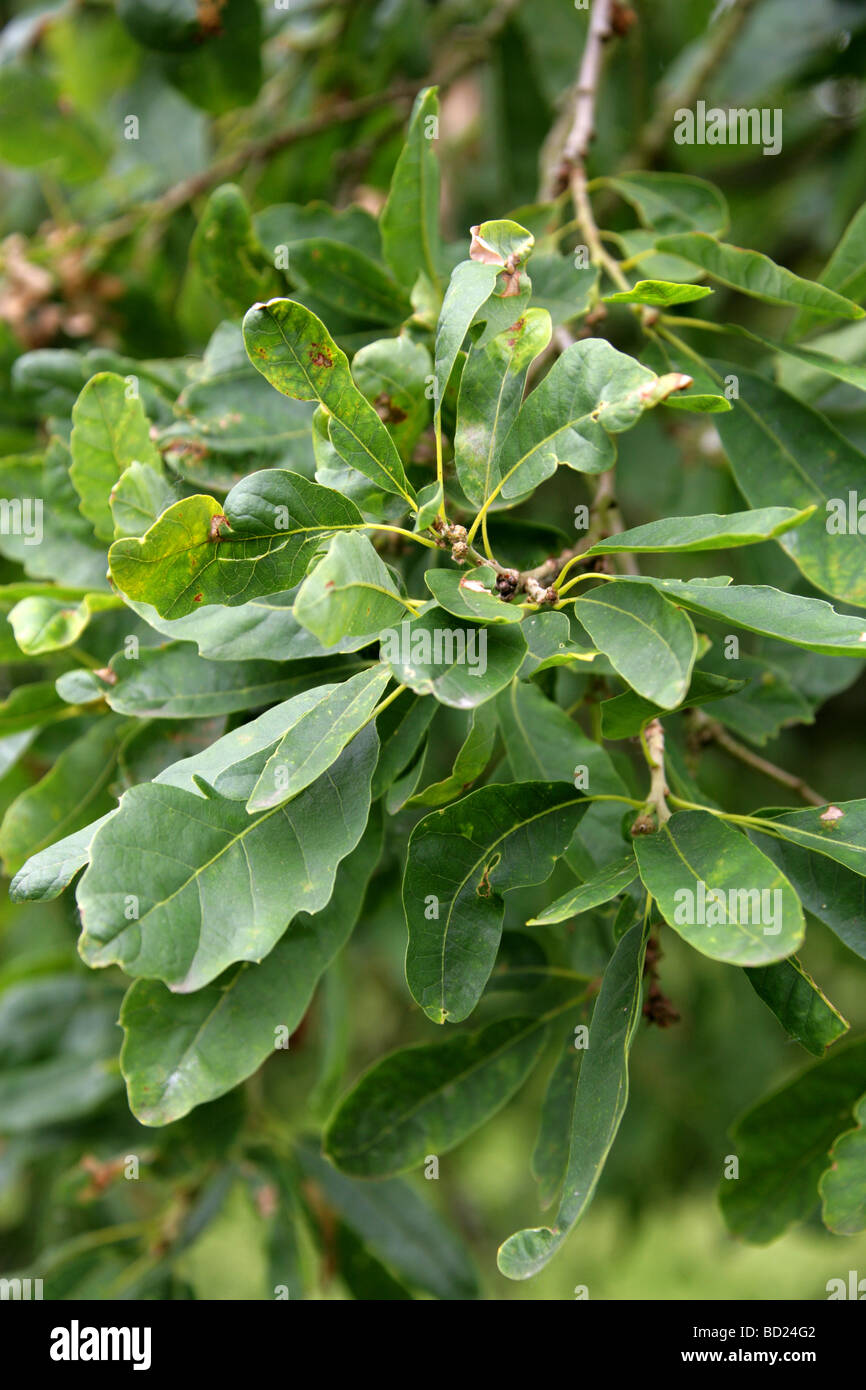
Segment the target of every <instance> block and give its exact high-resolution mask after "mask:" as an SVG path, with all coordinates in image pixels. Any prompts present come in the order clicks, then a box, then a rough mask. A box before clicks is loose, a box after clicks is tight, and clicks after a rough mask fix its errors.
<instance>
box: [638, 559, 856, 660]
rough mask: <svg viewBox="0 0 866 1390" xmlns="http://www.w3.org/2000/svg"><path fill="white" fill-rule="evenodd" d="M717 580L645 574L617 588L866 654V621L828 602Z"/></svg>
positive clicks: (827, 648)
mask: <svg viewBox="0 0 866 1390" xmlns="http://www.w3.org/2000/svg"><path fill="white" fill-rule="evenodd" d="M721 579H722V582H721V583H720V582H719V580H718V579H712V580H692V581H691V583H683V581H682V580H679V579H654V578H652V577H651V576H649V575H642V576H641V578H640V579H639V580H637V581H633V580H631V579H630V578H628V577H627V576H624V575H621V576H620V577H619V578H618V579H617V581H616V582H617V584H630V583H633V582H636V583H639V584H652V585H653V586H654V587H655V588H657V589H658V590H659V591H660V593H663V594H665V595H666V596H667V597H668V598H669V599H670V600H671V601H672V602H673V603H676V604H682V606H683V607H684V608H689V609H691V610H692V611H693V612H695V613H701V614H702V615H703V616H704V617H705V618H716V619H721V620H722V621H723V622H729V623H733V625H734V627H743V628H745V629H746V630H747V631H749V632H759V633H761V634H762V635H763V636H766V637H776V638H778V639H779V641H781V642H790V643H791V644H792V645H793V646H795V647H805V648H806V650H807V651H811V652H822V653H826V655H827V656H854V657H860V658H861V659H862V658H863V657H864V656H866V622H864V620H863V619H861V618H849V617H848V616H847V615H845V614H843V613H837V612H836V610H835V608H833V606H832V605H831V604H829V603H825V602H824V600H823V599H815V598H801V597H800V595H799V594H787V593H785V592H784V591H783V590H781V589H774V588H772V587H771V586H770V585H769V584H732V585H730V586H729V585H728V579H727V576H722V577H721Z"/></svg>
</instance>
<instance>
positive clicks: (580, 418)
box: [498, 338, 688, 498]
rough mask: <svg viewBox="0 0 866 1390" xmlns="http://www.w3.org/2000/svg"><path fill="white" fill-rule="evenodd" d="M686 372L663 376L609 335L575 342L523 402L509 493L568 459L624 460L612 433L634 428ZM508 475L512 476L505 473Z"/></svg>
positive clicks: (601, 464) (574, 463) (509, 449)
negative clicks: (615, 344) (618, 346)
mask: <svg viewBox="0 0 866 1390" xmlns="http://www.w3.org/2000/svg"><path fill="white" fill-rule="evenodd" d="M687 384H688V382H687V380H686V378H684V377H680V376H676V377H671V378H669V379H668V378H665V377H656V376H655V374H654V373H653V372H650V371H648V370H647V368H646V367H642V366H641V364H640V363H639V362H635V360H634V358H633V357H627V356H626V355H625V353H622V352H617V350H616V348H613V347H611V345H610V343H608V342H606V341H605V339H604V338H586V339H583V340H582V341H580V342H576V343H572V344H571V345H570V346H569V347H567V348H566V350H565V352H563V353H561V354H560V356H559V357H558V358H557V360H556V362H554V364H553V366H552V367H551V369H550V371H549V372H548V373H547V375H546V377H545V378H544V380H543V381H542V382H541V383H540V385H538V386H537V387H536V388H535V390H534V391H532V392H531V393H530V395H529V396H528V397H527V398H526V400H525V401H524V402H523V405H522V406H521V408H520V411H519V413H518V415H517V418H516V420H515V421H514V424H513V425H512V426H511V429H510V430H509V431H508V434H507V435H506V437H505V440H504V442H503V444H502V452H501V455H500V457H499V461H498V466H499V471H500V474H501V476H502V478H503V480H504V481H503V486H502V496H503V497H506V498H513V497H519V496H520V495H521V494H522V493H525V492H527V491H529V490H530V489H531V488H534V487H537V486H538V484H539V483H542V482H544V480H545V479H546V478H549V477H550V476H551V475H552V474H553V473H555V472H556V469H557V467H558V466H559V465H560V464H561V463H564V464H568V466H569V468H574V469H575V470H576V471H577V472H579V473H602V472H604V470H605V469H606V468H610V467H611V465H612V464H613V463H614V462H615V460H616V446H615V444H614V442H613V440H612V439H611V437H610V436H611V435H612V434H621V433H622V432H623V430H627V429H631V427H632V425H634V424H636V423H637V421H638V420H639V419H640V417H641V415H642V414H643V412H644V411H645V410H647V409H649V408H650V407H651V406H652V405H655V404H657V403H658V402H659V401H660V400H663V399H664V398H665V396H666V395H669V394H670V392H671V391H672V390H677V389H679V386H680V385H687ZM505 480H507V481H505Z"/></svg>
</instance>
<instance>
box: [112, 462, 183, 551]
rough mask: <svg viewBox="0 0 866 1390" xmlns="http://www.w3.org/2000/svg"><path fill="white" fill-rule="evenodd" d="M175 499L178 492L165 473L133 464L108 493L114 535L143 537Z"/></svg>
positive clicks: (140, 464) (125, 470) (124, 471)
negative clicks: (164, 475)
mask: <svg viewBox="0 0 866 1390" xmlns="http://www.w3.org/2000/svg"><path fill="white" fill-rule="evenodd" d="M176 500H177V493H176V492H175V490H174V488H173V487H172V486H171V484H170V483H169V482H168V480H167V479H166V478H165V477H163V475H162V473H158V472H157V470H156V469H155V468H148V467H147V466H146V465H145V464H143V463H138V462H137V461H136V462H135V463H131V464H130V465H129V467H128V468H125V469H124V470H123V472H122V473H121V475H120V477H119V478H118V480H117V482H116V483H115V484H114V487H113V488H112V489H111V492H110V493H109V495H108V504H109V506H110V508H111V515H112V517H113V518H114V534H115V536H143V535H144V533H145V531H149V530H150V528H151V526H152V525H153V523H154V522H155V521H156V520H157V519H158V518H159V517H160V516H162V513H163V512H164V511H166V509H167V508H168V507H170V506H171V505H172V503H173V502H175V501H176Z"/></svg>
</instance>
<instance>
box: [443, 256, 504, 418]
mask: <svg viewBox="0 0 866 1390" xmlns="http://www.w3.org/2000/svg"><path fill="white" fill-rule="evenodd" d="M495 286H496V266H494V265H482V264H481V263H480V262H479V261H461V262H460V264H459V265H458V266H456V267H455V269H454V271H453V272H452V274H451V279H450V281H449V283H448V288H447V290H446V291H445V298H444V299H443V301H442V309H441V312H440V314H439V322H438V324H437V326H436V346H435V350H434V362H433V374H434V376H435V378H436V380H435V392H436V394H435V396H434V398H433V411H434V415H439V414H441V411H442V405H443V402H444V400H445V388H446V387H447V385H448V381H449V378H450V376H451V372H452V370H453V368H454V363H455V362H456V361H457V354H458V353H459V351H460V349H461V347H462V346H463V339H464V338H465V337H466V334H467V333H468V331H469V326H470V324H471V323H473V321H474V320H475V316H476V314H477V313H478V311H479V309H480V308H481V306H482V305H483V304H485V303H486V302H487V300H488V299H489V298H490V296H491V294H492V293H493V290H494V288H495Z"/></svg>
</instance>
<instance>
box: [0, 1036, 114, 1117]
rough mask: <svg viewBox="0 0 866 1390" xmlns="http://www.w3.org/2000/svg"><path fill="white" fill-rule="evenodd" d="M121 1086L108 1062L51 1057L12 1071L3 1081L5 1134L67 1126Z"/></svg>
mask: <svg viewBox="0 0 866 1390" xmlns="http://www.w3.org/2000/svg"><path fill="white" fill-rule="evenodd" d="M119 1086H120V1077H119V1076H118V1075H117V1072H116V1070H115V1067H114V1064H113V1063H112V1062H111V1061H109V1060H106V1059H101V1058H100V1059H96V1060H93V1059H91V1058H88V1057H78V1056H75V1055H74V1054H73V1055H72V1056H68V1057H52V1058H50V1059H49V1060H48V1061H46V1062H35V1063H34V1064H33V1065H32V1066H29V1067H10V1068H9V1069H8V1070H6V1071H5V1072H4V1074H3V1076H2V1077H0V1116H2V1121H0V1124H2V1129H3V1132H4V1134H23V1133H26V1131H27V1130H31V1129H39V1128H42V1127H45V1126H48V1125H62V1124H67V1123H69V1122H70V1121H71V1120H78V1119H80V1118H81V1117H82V1115H89V1114H90V1113H91V1112H92V1111H94V1110H97V1109H98V1108H99V1106H101V1105H102V1104H104V1102H105V1101H107V1100H108V1098H109V1096H112V1095H113V1094H114V1092H115V1091H117V1090H118V1088H119Z"/></svg>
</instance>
